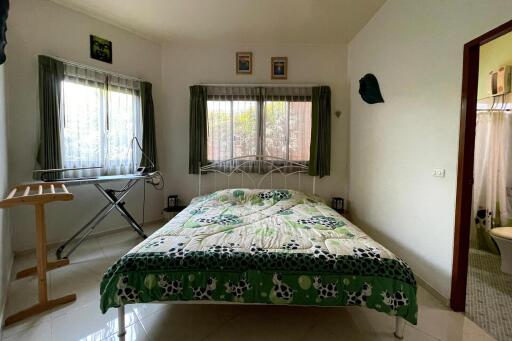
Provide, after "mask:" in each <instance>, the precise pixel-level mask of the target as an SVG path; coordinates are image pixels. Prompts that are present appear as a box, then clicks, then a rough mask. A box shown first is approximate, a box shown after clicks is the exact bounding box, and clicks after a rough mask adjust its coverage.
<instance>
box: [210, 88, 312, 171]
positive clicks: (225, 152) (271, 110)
mask: <svg viewBox="0 0 512 341" xmlns="http://www.w3.org/2000/svg"><path fill="white" fill-rule="evenodd" d="M309 90H310V89H309ZM295 92H297V89H296V88H270V89H269V88H250V87H240V88H221V89H219V88H218V87H208V103H207V105H208V113H207V115H208V136H207V147H208V154H207V155H208V161H222V160H227V159H231V158H235V157H241V156H247V155H265V156H274V157H279V158H283V159H286V160H290V161H299V162H307V161H309V147H310V141H311V96H310V91H308V89H302V88H301V91H300V92H299V93H295Z"/></svg>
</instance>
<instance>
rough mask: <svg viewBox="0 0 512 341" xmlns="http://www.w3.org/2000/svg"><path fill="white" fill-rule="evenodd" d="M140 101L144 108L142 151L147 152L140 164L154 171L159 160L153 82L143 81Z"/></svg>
mask: <svg viewBox="0 0 512 341" xmlns="http://www.w3.org/2000/svg"><path fill="white" fill-rule="evenodd" d="M140 102H141V108H142V152H143V153H144V154H145V157H144V155H143V156H142V159H141V161H140V165H141V166H143V167H146V170H148V171H150V172H153V171H156V170H158V160H157V156H156V133H155V107H154V105H153V93H152V85H151V83H148V82H141V84H140ZM148 159H149V160H151V161H152V162H153V164H151V162H150V161H149V160H148Z"/></svg>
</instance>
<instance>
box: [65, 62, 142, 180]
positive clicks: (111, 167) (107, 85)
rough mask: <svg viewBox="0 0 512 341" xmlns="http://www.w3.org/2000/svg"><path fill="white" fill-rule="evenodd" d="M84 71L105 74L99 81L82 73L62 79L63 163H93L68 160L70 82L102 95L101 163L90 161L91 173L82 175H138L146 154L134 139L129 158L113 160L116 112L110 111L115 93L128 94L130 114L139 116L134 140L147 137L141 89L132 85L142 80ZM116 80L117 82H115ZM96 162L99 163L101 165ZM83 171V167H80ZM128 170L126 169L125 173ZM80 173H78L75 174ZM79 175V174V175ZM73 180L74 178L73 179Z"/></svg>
mask: <svg viewBox="0 0 512 341" xmlns="http://www.w3.org/2000/svg"><path fill="white" fill-rule="evenodd" d="M69 66H70V67H74V65H69ZM81 71H85V72H87V71H90V72H97V73H98V74H101V77H99V76H98V78H96V79H92V78H90V77H87V76H84V75H82V74H79V73H78V72H77V73H76V74H73V75H68V74H66V73H65V75H64V79H63V80H62V87H61V103H60V106H61V112H62V115H60V116H61V117H60V127H61V129H60V137H59V138H60V142H61V146H62V147H61V158H62V162H63V164H66V163H68V164H75V165H79V164H80V163H88V162H89V160H86V158H84V159H80V158H79V159H77V160H74V159H67V158H66V150H67V149H66V148H71V147H66V146H67V145H68V144H67V143H66V141H65V135H66V125H67V119H68V114H67V113H66V95H65V90H66V83H71V84H78V85H80V86H85V87H91V88H94V89H97V90H98V91H99V92H100V94H99V98H98V99H99V103H98V105H99V107H98V113H96V115H98V120H99V122H100V123H99V126H98V129H99V141H98V143H99V147H98V148H99V152H98V155H97V157H98V158H97V160H96V158H94V160H90V162H89V163H90V164H88V165H87V166H86V168H89V167H90V168H91V170H89V171H79V172H78V173H80V175H79V176H85V175H87V174H89V175H94V174H96V175H113V174H134V172H135V169H136V167H137V165H138V164H139V161H140V158H141V157H142V153H141V152H140V150H138V148H134V146H133V145H134V143H133V138H132V139H130V143H129V146H128V147H127V153H126V157H123V158H121V159H119V158H110V157H109V155H110V154H109V149H110V147H111V146H110V140H109V135H110V131H111V129H112V125H111V124H110V122H111V121H112V117H111V115H112V113H111V111H110V104H109V103H110V102H111V101H112V99H111V98H110V97H111V93H112V92H118V93H121V94H127V95H130V96H133V99H131V101H133V110H134V111H133V112H127V114H129V115H132V114H135V115H134V116H133V117H132V118H131V120H132V125H133V132H134V137H136V138H137V139H139V140H141V139H142V134H143V121H142V103H141V97H140V96H141V90H140V88H137V86H135V85H134V86H129V85H128V82H133V84H135V83H138V82H139V81H138V80H137V81H132V80H131V79H130V78H123V77H122V76H116V75H110V74H108V73H102V72H99V71H96V70H94V69H87V68H81ZM112 78H114V79H115V81H113V80H112ZM122 81H125V82H126V84H121V83H122ZM95 163H98V164H97V165H96V164H95ZM95 167H102V168H101V170H98V169H96V170H94V168H95ZM116 167H120V168H119V169H118V170H115V169H116ZM79 168H80V167H79ZM123 169H124V170H123ZM75 173H76V172H75ZM75 175H76V174H75ZM72 177H73V176H72Z"/></svg>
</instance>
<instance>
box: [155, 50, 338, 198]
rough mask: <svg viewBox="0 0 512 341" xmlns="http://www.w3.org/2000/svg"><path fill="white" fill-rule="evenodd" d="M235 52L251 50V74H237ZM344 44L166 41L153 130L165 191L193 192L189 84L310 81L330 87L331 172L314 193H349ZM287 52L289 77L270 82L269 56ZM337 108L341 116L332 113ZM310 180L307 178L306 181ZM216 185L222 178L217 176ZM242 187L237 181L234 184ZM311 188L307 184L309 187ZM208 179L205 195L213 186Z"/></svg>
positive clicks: (186, 195) (308, 183)
mask: <svg viewBox="0 0 512 341" xmlns="http://www.w3.org/2000/svg"><path fill="white" fill-rule="evenodd" d="M236 51H252V53H253V63H254V64H253V74H252V75H236V73H235V53H236ZM346 55H347V53H346V46H331V45H283V44H278V45H270V44H269V45H262V44H226V45H219V44H216V45H207V44H202V45H185V44H166V45H164V47H163V52H162V87H163V92H164V93H165V96H164V97H163V98H162V105H163V107H164V112H165V113H166V114H165V115H163V116H162V117H161V120H160V123H161V125H160V126H159V127H158V129H159V131H158V132H157V133H158V134H159V136H160V137H161V139H162V143H161V145H163V146H165V154H163V155H162V153H161V155H162V161H164V162H163V163H162V166H163V169H164V170H165V174H166V179H167V182H168V184H169V186H168V187H167V189H168V192H169V193H170V192H174V193H177V194H179V196H180V198H182V199H183V200H184V202H188V201H189V200H190V199H191V198H192V197H194V196H196V195H197V175H189V174H188V152H189V150H188V145H189V86H190V85H194V84H201V83H221V84H222V83H228V84H231V83H275V84H293V83H295V84H298V83H314V84H322V85H329V86H330V87H331V90H332V112H333V117H332V151H331V153H332V154H331V155H332V156H331V163H332V167H331V176H329V177H324V178H322V179H320V180H318V181H317V193H318V194H320V195H322V196H323V197H325V198H330V197H331V196H333V195H341V196H345V195H346V194H347V170H348V169H347V161H348V157H347V153H348V120H347V118H348V115H347V112H348V96H347V94H348V84H347V80H346V79H347V77H346V63H347V59H346V58H347V57H346ZM272 56H288V63H289V67H288V80H287V81H271V80H270V58H271V57H272ZM336 110H341V111H342V112H343V114H342V115H341V117H340V118H336V116H334V112H335V111H336ZM305 178H309V179H305ZM218 180H219V182H218V184H219V188H220V180H221V179H220V178H218ZM238 185H240V184H238ZM308 186H309V187H308ZM302 188H303V190H308V191H310V190H311V178H310V177H307V176H305V177H303V187H302ZM213 189H214V188H213V180H212V179H211V178H210V179H208V180H207V181H206V184H205V188H204V189H203V193H204V192H207V191H208V190H210V191H211V190H213Z"/></svg>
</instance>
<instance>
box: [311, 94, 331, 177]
mask: <svg viewBox="0 0 512 341" xmlns="http://www.w3.org/2000/svg"><path fill="white" fill-rule="evenodd" d="M311 102H312V103H311V104H312V117H311V145H310V156H309V157H310V159H309V175H312V176H319V177H323V176H325V175H329V174H330V171H331V88H329V87H328V86H318V87H314V88H313V92H312V98H311Z"/></svg>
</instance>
